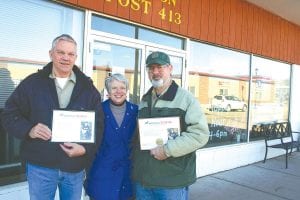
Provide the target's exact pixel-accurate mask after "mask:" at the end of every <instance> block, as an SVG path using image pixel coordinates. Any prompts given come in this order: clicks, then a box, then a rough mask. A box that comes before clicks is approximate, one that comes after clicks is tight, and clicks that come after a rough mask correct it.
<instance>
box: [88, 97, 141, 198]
mask: <svg viewBox="0 0 300 200" xmlns="http://www.w3.org/2000/svg"><path fill="white" fill-rule="evenodd" d="M102 106H103V111H104V115H105V124H104V134H103V140H102V144H101V146H100V148H99V151H98V153H97V156H96V159H95V160H94V163H93V166H92V168H91V170H90V173H89V175H88V179H87V187H86V191H87V194H88V195H89V196H90V197H92V198H93V199H95V200H127V199H128V198H130V197H132V195H133V192H132V182H131V173H130V171H131V160H130V154H131V146H130V144H131V140H132V138H133V134H134V132H135V128H136V118H137V112H138V107H137V106H136V105H134V104H132V103H130V102H127V101H126V112H125V115H124V119H123V122H122V124H121V126H120V127H119V126H118V124H117V121H116V120H115V118H114V116H113V113H112V111H111V109H110V100H107V101H105V102H103V103H102Z"/></svg>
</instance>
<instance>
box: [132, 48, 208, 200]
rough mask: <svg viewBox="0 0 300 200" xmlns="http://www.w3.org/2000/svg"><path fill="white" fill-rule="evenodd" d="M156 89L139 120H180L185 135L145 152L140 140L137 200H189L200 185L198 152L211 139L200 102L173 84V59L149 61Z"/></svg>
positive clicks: (151, 57)
mask: <svg viewBox="0 0 300 200" xmlns="http://www.w3.org/2000/svg"><path fill="white" fill-rule="evenodd" d="M146 67H147V72H148V77H149V79H150V81H151V83H152V87H151V88H150V89H149V91H148V92H147V93H146V94H145V95H144V96H143V97H142V100H141V103H140V105H139V118H157V117H179V118H180V127H181V132H180V134H179V136H177V137H175V138H174V139H169V140H168V141H167V143H165V144H163V145H159V146H157V147H155V148H153V149H150V150H141V149H140V143H139V139H138V138H139V137H138V135H137V137H136V143H135V146H134V150H133V180H134V181H135V183H136V200H157V199H161V200H168V199H172V200H173V199H176V200H187V199H188V186H189V185H191V184H193V183H194V182H195V181H196V150H197V149H199V148H201V147H203V146H204V145H205V144H206V143H207V141H208V136H209V130H208V125H207V122H206V118H205V115H204V113H203V112H202V110H201V108H200V105H199V102H198V100H197V99H196V98H195V97H194V96H193V95H192V94H191V93H189V92H188V91H186V90H184V89H182V88H180V87H179V86H178V85H177V84H176V83H175V81H173V80H172V70H173V66H172V65H171V62H170V58H169V56H168V55H167V54H166V53H164V52H159V51H157V52H153V53H151V54H150V55H149V56H148V57H147V59H146Z"/></svg>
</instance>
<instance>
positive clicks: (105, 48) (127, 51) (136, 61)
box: [83, 35, 185, 103]
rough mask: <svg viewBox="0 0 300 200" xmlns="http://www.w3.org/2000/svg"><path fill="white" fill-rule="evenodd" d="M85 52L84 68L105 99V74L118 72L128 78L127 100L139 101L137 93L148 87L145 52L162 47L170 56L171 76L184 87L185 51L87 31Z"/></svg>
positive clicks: (161, 49)
mask: <svg viewBox="0 0 300 200" xmlns="http://www.w3.org/2000/svg"><path fill="white" fill-rule="evenodd" d="M90 38H91V39H90V40H89V41H90V42H89V45H88V48H87V49H89V50H88V53H87V54H86V58H87V60H86V65H85V67H84V68H83V70H84V72H85V73H86V74H87V75H88V76H90V77H91V78H92V80H93V82H94V85H95V86H96V87H97V89H98V90H99V92H100V93H101V95H102V99H103V100H105V99H107V96H106V95H107V91H106V90H105V85H104V82H105V78H107V77H108V76H109V75H110V74H111V73H121V74H123V75H125V77H126V78H127V79H128V81H129V92H128V100H129V101H131V102H133V103H139V101H140V97H141V96H142V95H143V94H144V93H145V92H146V91H147V90H148V89H149V88H150V87H151V83H150V81H149V79H148V74H147V72H146V68H145V60H146V58H147V56H148V55H149V54H150V53H152V52H154V51H162V52H165V53H167V54H168V55H169V56H170V60H171V64H172V65H173V73H172V78H173V80H175V81H176V83H177V84H178V85H179V86H182V87H185V84H184V83H185V53H184V52H181V51H174V50H173V51H171V50H168V49H164V48H157V47H150V46H147V45H146V44H143V43H137V42H134V41H125V40H124V41H123V40H120V39H116V38H113V37H106V36H104V35H91V36H90Z"/></svg>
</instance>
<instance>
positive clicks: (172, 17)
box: [158, 8, 181, 24]
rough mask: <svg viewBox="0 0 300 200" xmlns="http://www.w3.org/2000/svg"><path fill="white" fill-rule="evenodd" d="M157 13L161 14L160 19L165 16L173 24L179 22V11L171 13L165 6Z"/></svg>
mask: <svg viewBox="0 0 300 200" xmlns="http://www.w3.org/2000/svg"><path fill="white" fill-rule="evenodd" d="M158 14H159V15H160V16H161V19H163V20H165V19H166V17H168V18H169V22H174V23H175V24H181V14H180V13H177V12H175V13H173V11H172V10H169V12H168V11H166V9H165V8H163V9H161V10H160V11H159V12H158Z"/></svg>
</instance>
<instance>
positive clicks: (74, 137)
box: [51, 110, 95, 143]
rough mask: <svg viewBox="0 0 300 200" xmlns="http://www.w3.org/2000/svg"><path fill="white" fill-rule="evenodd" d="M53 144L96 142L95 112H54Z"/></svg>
mask: <svg viewBox="0 0 300 200" xmlns="http://www.w3.org/2000/svg"><path fill="white" fill-rule="evenodd" d="M51 141H52V142H81V143H82V142H86V143H94V141H95V112H92V111H66V110H54V111H53V120H52V138H51Z"/></svg>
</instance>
